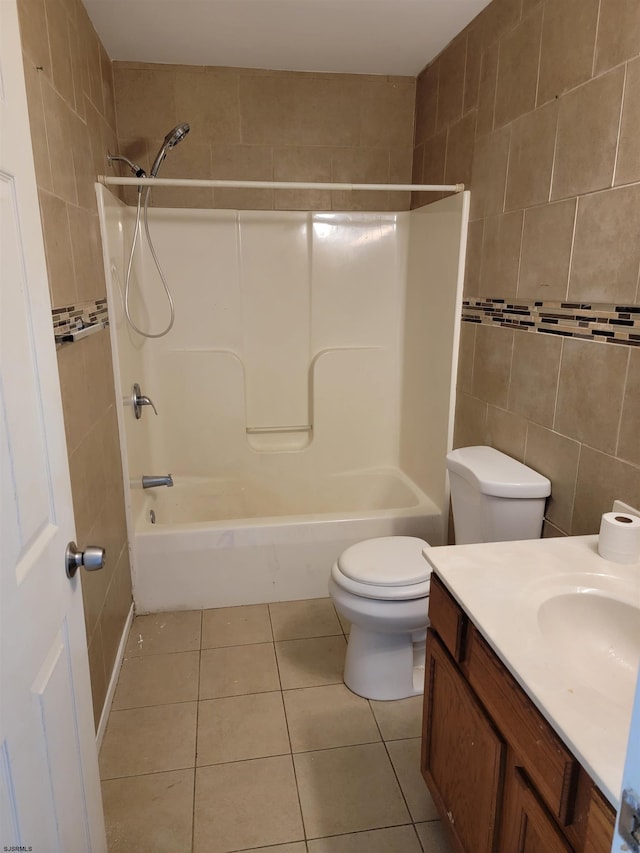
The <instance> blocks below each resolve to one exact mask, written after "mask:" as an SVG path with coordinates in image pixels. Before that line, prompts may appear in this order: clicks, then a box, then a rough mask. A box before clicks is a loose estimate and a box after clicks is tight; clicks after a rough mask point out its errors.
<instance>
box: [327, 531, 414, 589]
mask: <svg viewBox="0 0 640 853" xmlns="http://www.w3.org/2000/svg"><path fill="white" fill-rule="evenodd" d="M428 547H429V544H428V542H425V540H424V539H418V538H417V537H415V536H381V537H378V538H376V539H367V540H366V541H364V542H358V543H357V544H356V545H352V546H351V547H350V548H347V549H346V550H345V551H344V552H343V553H342V554H341V555H340V557H339V558H338V560H337V562H336V563H335V564H334V566H333V569H332V572H331V576H332V578H333V580H334V581H335V582H336V583H337V584H338V586H341V587H342V588H343V589H345V590H347V591H348V592H352V593H353V594H354V595H359V596H362V597H363V598H374V599H380V600H385V601H392V600H407V599H411V598H425V597H426V596H428V595H429V579H430V575H431V567H430V566H429V564H428V563H427V561H426V560H425V558H424V557H423V556H422V551H423V549H424V548H428Z"/></svg>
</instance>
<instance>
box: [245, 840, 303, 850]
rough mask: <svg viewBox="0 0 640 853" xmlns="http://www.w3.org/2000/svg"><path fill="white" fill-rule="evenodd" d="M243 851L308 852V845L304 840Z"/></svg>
mask: <svg viewBox="0 0 640 853" xmlns="http://www.w3.org/2000/svg"><path fill="white" fill-rule="evenodd" d="M242 853H307V845H306V844H305V842H304V841H294V842H293V844H276V846H275V847H271V846H269V847H252V848H251V850H243V851H242Z"/></svg>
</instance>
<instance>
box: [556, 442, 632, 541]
mask: <svg viewBox="0 0 640 853" xmlns="http://www.w3.org/2000/svg"><path fill="white" fill-rule="evenodd" d="M616 499H617V500H621V501H624V502H625V503H628V504H630V505H631V506H635V507H637V506H640V469H638V467H636V466H634V465H629V464H628V463H626V462H623V461H621V460H620V459H616V458H615V457H614V456H608V455H607V454H606V453H600V452H599V451H597V450H594V449H593V448H591V447H586V446H583V448H582V450H581V452H580V464H579V466H578V483H577V486H576V501H575V507H574V511H573V520H572V524H571V533H572V535H574V536H582V535H585V534H589V533H597V532H598V530H599V529H600V518H601V516H602V513H603V512H610V510H611V507H612V505H613V501H614V500H616Z"/></svg>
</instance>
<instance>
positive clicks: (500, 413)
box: [486, 336, 527, 462]
mask: <svg viewBox="0 0 640 853" xmlns="http://www.w3.org/2000/svg"><path fill="white" fill-rule="evenodd" d="M516 337H517V336H516ZM526 438H527V422H526V420H525V419H524V418H522V417H520V415H515V414H514V413H513V412H509V411H506V410H505V409H498V408H497V407H496V406H489V407H488V408H487V435H486V442H487V444H488V445H490V446H491V447H495V448H496V449H497V450H501V451H502V452H503V453H506V454H507V455H508V456H512V457H513V458H514V459H518V460H519V461H520V462H522V461H523V459H524V448H525V442H526Z"/></svg>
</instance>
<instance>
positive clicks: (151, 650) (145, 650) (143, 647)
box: [125, 610, 202, 658]
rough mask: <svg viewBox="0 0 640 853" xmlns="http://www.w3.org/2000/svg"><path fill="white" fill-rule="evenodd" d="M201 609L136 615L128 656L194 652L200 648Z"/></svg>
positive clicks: (127, 649) (128, 646)
mask: <svg viewBox="0 0 640 853" xmlns="http://www.w3.org/2000/svg"><path fill="white" fill-rule="evenodd" d="M201 623H202V611H201V610H176V611H173V612H171V613H151V614H149V615H148V616H136V618H135V619H134V620H133V625H132V626H131V631H130V633H129V639H128V641H127V647H126V651H125V657H127V658H132V657H138V656H139V655H158V654H166V653H167V652H191V651H197V650H198V649H199V648H200V626H201Z"/></svg>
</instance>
